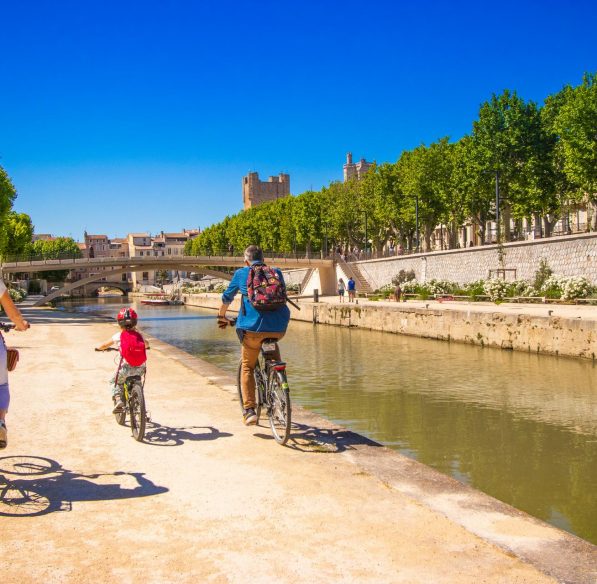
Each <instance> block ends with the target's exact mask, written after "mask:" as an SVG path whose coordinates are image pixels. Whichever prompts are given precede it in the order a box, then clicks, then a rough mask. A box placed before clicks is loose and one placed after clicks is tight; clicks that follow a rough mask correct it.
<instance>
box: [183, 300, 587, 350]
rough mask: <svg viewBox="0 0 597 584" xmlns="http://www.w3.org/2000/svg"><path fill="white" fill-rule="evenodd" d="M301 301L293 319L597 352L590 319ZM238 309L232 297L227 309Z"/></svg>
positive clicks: (215, 303)
mask: <svg viewBox="0 0 597 584" xmlns="http://www.w3.org/2000/svg"><path fill="white" fill-rule="evenodd" d="M184 300H185V304H187V305H188V306H200V307H203V308H214V309H217V308H218V307H219V306H220V297H219V295H215V294H211V295H210V294H194V295H189V296H185V297H184ZM300 306H301V310H300V311H297V310H296V309H295V308H293V307H291V308H290V310H291V312H292V318H293V319H294V320H303V321H307V322H313V323H318V324H329V325H336V326H346V327H354V328H362V329H368V330H375V331H383V332H390V333H399V334H404V335H412V336H417V337H423V338H428V339H438V340H444V341H456V342H462V343H470V344H472V345H480V346H483V347H496V348H499V349H509V350H516V351H527V352H533V353H546V354H550V355H562V356H568V357H582V358H585V359H595V356H596V355H597V321H594V320H585V319H574V318H561V317H554V316H545V317H542V316H530V315H524V314H516V315H512V314H503V313H499V312H495V313H487V312H475V311H474V310H468V309H467V308H466V307H463V309H462V310H458V311H456V310H442V309H433V308H415V307H411V306H408V304H405V305H397V306H396V307H394V306H392V307H389V306H371V305H360V304H356V305H347V304H343V305H340V304H328V303H324V302H321V303H312V302H300ZM238 308H239V303H238V298H237V299H235V302H234V303H233V304H232V305H231V307H230V309H231V310H232V311H237V310H238Z"/></svg>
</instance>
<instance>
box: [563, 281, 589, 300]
mask: <svg viewBox="0 0 597 584" xmlns="http://www.w3.org/2000/svg"><path fill="white" fill-rule="evenodd" d="M563 280H564V281H563V282H562V297H561V298H562V300H575V299H576V298H586V297H587V296H588V295H589V294H590V293H591V291H592V289H591V284H590V283H589V281H588V280H587V279H586V278H585V277H584V276H570V277H568V278H563Z"/></svg>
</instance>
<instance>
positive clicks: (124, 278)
mask: <svg viewBox="0 0 597 584" xmlns="http://www.w3.org/2000/svg"><path fill="white" fill-rule="evenodd" d="M122 281H123V282H126V273H125V274H122Z"/></svg>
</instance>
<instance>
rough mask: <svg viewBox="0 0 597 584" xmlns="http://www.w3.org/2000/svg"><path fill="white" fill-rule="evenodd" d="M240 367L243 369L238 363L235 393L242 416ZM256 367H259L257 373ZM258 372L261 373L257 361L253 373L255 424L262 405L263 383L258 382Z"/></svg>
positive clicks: (241, 363) (243, 407)
mask: <svg viewBox="0 0 597 584" xmlns="http://www.w3.org/2000/svg"><path fill="white" fill-rule="evenodd" d="M242 367H243V362H242V361H239V362H238V369H237V372H236V391H237V392H238V402H239V403H240V412H241V414H244V413H245V406H244V403H243V392H242V386H241V377H242ZM258 367H259V371H257V368H258ZM260 371H261V366H260V364H259V361H257V364H256V365H255V371H254V373H253V375H254V377H255V414H256V415H257V422H256V423H257V424H258V423H259V416H261V406H262V404H263V381H259V379H260V377H259V376H260ZM260 387H261V393H260V392H259V388H260Z"/></svg>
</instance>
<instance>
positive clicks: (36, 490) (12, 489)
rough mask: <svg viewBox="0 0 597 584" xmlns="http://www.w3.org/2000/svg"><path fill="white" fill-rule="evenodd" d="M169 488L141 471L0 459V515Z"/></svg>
mask: <svg viewBox="0 0 597 584" xmlns="http://www.w3.org/2000/svg"><path fill="white" fill-rule="evenodd" d="M168 490H169V489H167V488H166V487H161V486H158V485H156V484H154V483H153V482H152V481H151V480H149V479H148V478H146V477H145V473H141V472H125V471H115V472H112V473H97V474H83V473H77V472H73V471H71V470H68V469H65V468H63V467H62V465H60V464H59V463H58V462H56V461H55V460H52V459H49V458H42V457H38V456H5V457H1V458H0V516H5V517H7V516H8V517H33V516H39V515H46V514H48V513H53V512H56V511H71V510H72V504H73V502H78V501H109V500H118V499H133V498H138V497H151V496H154V495H160V494H162V493H166V492H168Z"/></svg>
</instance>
